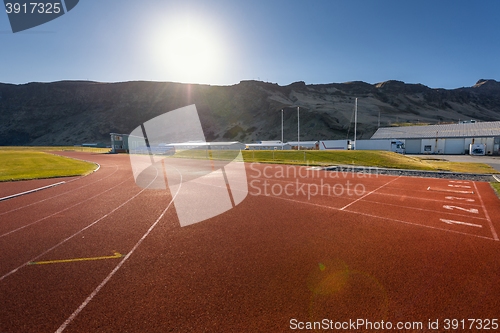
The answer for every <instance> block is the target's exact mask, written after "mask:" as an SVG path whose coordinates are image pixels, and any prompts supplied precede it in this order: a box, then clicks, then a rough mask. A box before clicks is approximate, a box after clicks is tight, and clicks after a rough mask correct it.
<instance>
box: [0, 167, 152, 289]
mask: <svg viewBox="0 0 500 333" xmlns="http://www.w3.org/2000/svg"><path fill="white" fill-rule="evenodd" d="M156 177H158V175H156ZM156 177H155V179H156ZM155 179H154V180H153V181H151V183H150V184H149V185H151V184H152V183H153V182H154V181H155ZM149 185H148V186H149ZM115 187H116V186H115ZM146 188H147V187H146ZM146 188H144V189H142V190H141V191H139V192H138V193H137V194H135V195H134V196H133V197H131V198H130V199H128V200H127V201H125V202H123V203H122V204H121V205H119V206H118V207H116V208H115V209H113V210H112V211H110V212H109V213H107V214H105V215H103V216H101V217H100V218H98V219H97V220H95V221H94V222H92V223H90V224H89V225H87V226H86V227H84V228H82V229H80V230H79V231H77V232H75V233H74V234H73V235H71V236H69V237H67V238H65V239H63V240H62V241H60V242H59V243H57V244H56V245H54V246H52V247H51V248H49V249H48V250H45V251H44V252H42V253H40V254H39V255H37V256H36V257H33V258H31V259H30V260H28V261H27V262H25V263H24V264H22V265H21V266H19V267H17V268H15V269H13V270H11V271H10V272H8V273H7V274H4V275H3V276H1V277H0V281H2V280H3V279H5V278H6V277H8V276H9V275H12V274H14V273H15V272H17V271H18V270H20V269H21V268H23V267H26V266H27V265H29V264H30V262H33V261H37V259H38V258H40V257H41V256H43V255H45V254H47V253H49V252H50V251H52V250H54V249H55V248H57V247H59V246H61V245H62V244H64V243H66V242H67V241H69V240H70V239H72V238H73V237H75V236H77V235H78V234H80V233H82V232H83V231H85V230H87V229H89V228H90V227H92V226H93V225H95V224H96V223H98V222H99V221H101V220H103V219H105V218H106V217H108V216H109V215H111V214H113V213H114V212H116V211H117V210H118V209H120V208H122V207H123V206H125V205H126V204H127V203H129V202H130V201H132V200H133V199H134V198H136V197H137V196H138V195H139V194H141V193H142V192H144V191H145V190H146Z"/></svg>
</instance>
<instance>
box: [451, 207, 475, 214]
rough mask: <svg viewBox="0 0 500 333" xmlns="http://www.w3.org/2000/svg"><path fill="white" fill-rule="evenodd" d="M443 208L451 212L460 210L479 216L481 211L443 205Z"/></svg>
mask: <svg viewBox="0 0 500 333" xmlns="http://www.w3.org/2000/svg"><path fill="white" fill-rule="evenodd" d="M443 208H444V209H449V210H454V209H458V210H461V211H464V212H468V213H473V214H479V211H478V210H477V208H464V207H460V206H450V205H443Z"/></svg>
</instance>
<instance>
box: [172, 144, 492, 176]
mask: <svg viewBox="0 0 500 333" xmlns="http://www.w3.org/2000/svg"><path fill="white" fill-rule="evenodd" d="M211 155H212V158H215V159H223V160H224V159H228V160H229V159H233V158H234V156H235V152H234V151H224V150H219V151H212V152H211ZM242 155H243V159H244V161H245V162H259V163H275V164H297V165H320V166H322V165H342V164H344V165H359V166H366V167H379V168H393V169H407V170H427V171H451V172H460V173H480V174H485V173H486V174H491V173H498V171H496V170H495V169H493V168H492V167H490V166H489V165H487V164H484V163H461V162H448V161H443V160H435V159H433V160H428V159H425V158H418V157H413V156H412V157H410V156H406V155H401V154H396V153H393V152H388V151H376V150H338V151H324V150H305V151H295V150H275V151H272V150H245V151H243V152H242ZM174 157H181V158H200V159H206V158H207V157H208V154H207V152H205V151H203V150H189V151H179V152H177V153H176V154H175V155H174Z"/></svg>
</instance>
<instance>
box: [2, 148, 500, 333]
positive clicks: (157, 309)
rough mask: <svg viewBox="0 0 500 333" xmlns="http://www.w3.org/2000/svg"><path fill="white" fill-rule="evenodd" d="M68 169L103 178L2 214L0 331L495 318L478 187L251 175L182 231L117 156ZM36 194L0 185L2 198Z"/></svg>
mask: <svg viewBox="0 0 500 333" xmlns="http://www.w3.org/2000/svg"><path fill="white" fill-rule="evenodd" d="M65 155H69V156H74V157H78V158H81V159H86V160H91V161H94V162H98V163H100V164H101V169H100V170H99V171H98V172H96V173H94V174H91V175H89V176H87V177H83V178H79V179H76V180H73V181H71V182H68V183H66V184H63V185H59V186H56V187H53V188H50V189H46V190H43V191H39V192H35V193H32V194H29V195H24V196H21V197H17V198H14V199H10V200H5V201H2V202H0V299H1V302H2V303H1V304H2V305H1V307H0V332H2V333H6V332H9V333H14V332H56V331H58V330H59V331H63V330H64V332H286V331H290V330H291V328H294V327H298V325H301V324H298V323H299V322H303V323H304V325H306V322H313V321H321V320H323V319H328V320H332V321H333V322H334V323H335V322H337V323H341V322H345V321H349V320H352V321H356V320H358V319H364V320H369V321H371V322H379V323H380V322H381V321H382V320H383V321H384V323H387V322H390V323H392V324H393V325H394V326H393V328H394V329H395V326H396V325H397V323H398V322H421V323H422V325H423V326H422V328H420V327H418V326H417V327H416V329H414V330H413V331H415V332H426V331H432V332H438V331H444V330H445V325H446V321H445V320H446V319H447V318H448V319H458V320H462V319H464V320H465V322H464V324H463V325H464V326H465V328H466V329H464V330H461V331H470V330H469V329H468V328H469V325H470V323H471V322H470V321H468V319H483V320H487V319H488V320H492V319H497V320H499V319H500V310H499V309H500V307H499V300H500V288H499V281H500V261H499V258H500V242H499V241H498V233H499V232H500V218H499V216H500V205H499V201H498V199H497V197H496V196H495V194H494V193H493V191H492V190H491V188H490V187H489V184H487V183H479V182H456V181H450V180H444V179H430V178H409V177H391V176H378V175H376V174H371V175H359V174H351V173H341V172H339V173H333V172H330V173H328V172H323V171H312V170H309V171H306V169H305V168H304V167H302V168H300V169H299V168H296V167H284V166H271V165H247V177H248V183H249V187H248V190H249V193H248V196H247V198H246V199H245V200H244V201H243V202H242V203H241V204H239V205H238V206H236V207H235V208H233V209H231V210H229V211H227V212H226V213H223V214H221V215H219V216H216V217H214V218H211V219H209V220H206V221H203V222H201V223H197V224H194V225H190V226H186V227H183V228H181V227H180V226H179V221H178V219H177V215H176V212H175V208H174V206H173V205H171V206H169V203H170V201H171V199H172V197H171V195H170V193H169V192H168V191H162V190H148V189H145V190H144V189H142V188H139V187H138V186H136V185H135V183H134V179H133V177H132V173H131V169H130V163H129V160H128V157H127V156H124V155H90V154H85V153H76V152H74V153H70V152H66V153H65ZM298 170H300V173H298V172H297V171H298ZM57 181H58V180H51V181H49V182H48V183H47V184H50V183H55V182H57ZM43 182H46V181H43ZM39 183H42V182H39ZM21 184H22V186H21ZM44 185H46V184H44ZM42 186H43V185H42ZM287 186H288V187H287ZM21 187H22V188H21ZM36 187H39V186H38V183H31V184H29V183H2V184H0V194H2V195H0V196H4V195H3V194H6V195H9V194H13V193H15V192H17V191H16V190H17V189H19V191H18V192H22V191H25V190H26V189H30V188H36ZM341 190H342V191H343V192H342V193H341ZM266 191H267V195H266ZM285 191H287V192H286V193H285ZM328 191H330V192H328ZM163 213H164V215H162V214H163ZM115 252H118V253H120V254H122V255H123V256H122V257H118V256H117V257H116V258H107V259H103V260H86V261H72V262H63V263H51V264H34V265H33V264H28V263H30V262H40V261H54V260H59V259H74V258H96V257H102V256H111V257H112V256H114V253H115ZM291 320H292V323H293V324H291ZM429 320H431V321H433V322H435V321H436V320H439V329H437V330H430V329H429V328H428V323H429ZM295 323H297V326H295ZM483 323H484V324H486V321H483ZM474 324H475V325H477V322H474ZM460 325H462V324H460ZM291 326H293V327H291ZM489 327H490V330H489V331H494V330H492V329H491V328H493V326H492V323H491V322H490V324H489ZM351 328H352V326H351ZM353 331H371V330H370V329H369V327H367V326H361V327H357V329H354V330H353ZM373 331H375V329H373ZM407 331H412V330H407Z"/></svg>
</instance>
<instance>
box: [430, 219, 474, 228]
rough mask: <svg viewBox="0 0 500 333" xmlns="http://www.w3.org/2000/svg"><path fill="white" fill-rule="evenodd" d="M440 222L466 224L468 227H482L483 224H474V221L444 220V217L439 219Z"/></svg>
mask: <svg viewBox="0 0 500 333" xmlns="http://www.w3.org/2000/svg"><path fill="white" fill-rule="evenodd" d="M439 220H440V221H441V222H444V223H447V224H461V225H466V226H469V227H476V228H482V227H483V226H482V225H480V224H474V223H467V222H462V221H455V220H446V219H439Z"/></svg>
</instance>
